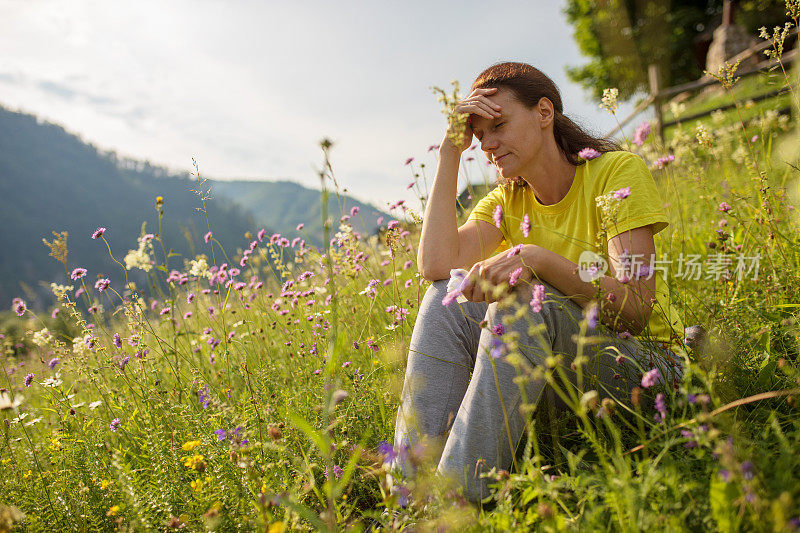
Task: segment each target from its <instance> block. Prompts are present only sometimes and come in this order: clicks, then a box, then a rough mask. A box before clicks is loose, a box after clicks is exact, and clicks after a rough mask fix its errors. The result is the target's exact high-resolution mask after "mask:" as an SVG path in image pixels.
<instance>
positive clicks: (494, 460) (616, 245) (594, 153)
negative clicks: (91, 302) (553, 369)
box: [395, 63, 683, 501]
mask: <svg viewBox="0 0 800 533" xmlns="http://www.w3.org/2000/svg"><path fill="white" fill-rule="evenodd" d="M471 90H472V92H471V93H470V95H469V96H468V97H467V98H465V99H464V100H462V101H460V102H459V103H458V104H457V106H456V109H455V111H456V112H457V114H459V116H462V117H463V115H464V114H468V115H469V119H468V121H467V123H466V126H465V128H466V131H465V132H464V133H465V134H464V135H463V137H462V138H461V139H460V142H459V139H457V136H456V135H457V131H456V130H457V128H458V126H457V125H456V123H457V121H451V124H450V127H449V128H448V132H447V135H446V136H445V139H444V141H443V142H442V143H441V145H440V149H439V164H438V169H437V173H436V178H435V181H434V184H433V187H432V190H431V193H430V197H429V200H428V205H427V207H426V210H425V216H424V221H423V226H422V235H421V237H420V244H419V251H418V255H417V262H418V267H419V270H420V272H421V273H422V275H423V277H425V278H426V279H428V280H430V281H433V283H432V285H431V286H430V288H429V289H428V291H427V293H426V295H425V298H424V299H423V303H422V305H421V307H420V311H419V316H418V317H417V322H416V325H415V326H414V333H413V335H412V340H411V345H410V351H409V358H408V366H407V369H406V377H405V384H404V386H403V393H402V397H401V405H400V409H399V411H398V416H397V424H396V429H395V445H396V446H397V447H398V448H404V447H405V448H406V449H409V448H413V447H414V445H416V444H417V443H419V442H421V440H422V439H423V438H424V439H425V441H426V442H428V443H435V442H436V441H437V440H438V442H439V445H440V446H443V449H442V451H441V455H438V454H436V457H435V458H436V459H438V470H439V472H440V473H443V474H446V475H448V476H450V477H452V478H455V479H456V480H459V481H460V482H461V484H462V485H463V486H464V489H465V495H466V496H467V497H468V498H469V499H470V500H473V501H477V500H479V499H481V498H483V497H485V496H487V495H488V490H487V486H486V484H487V481H488V480H487V479H485V478H483V477H481V473H482V472H486V471H488V470H490V469H491V468H493V467H496V468H498V469H508V468H510V467H511V466H512V462H513V461H514V456H515V455H514V454H515V450H516V446H517V444H518V442H519V440H520V438H521V436H522V434H523V431H524V428H525V424H526V416H523V414H522V413H521V412H520V406H521V405H522V404H523V403H529V404H533V405H536V404H537V402H538V401H539V399H540V398H541V397H542V395H543V392H545V390H546V386H547V385H546V383H545V381H544V380H543V379H529V380H523V381H520V380H516V381H515V380H514V378H515V377H516V376H517V375H518V368H519V366H520V365H519V363H518V362H515V361H513V360H507V359H506V358H505V350H506V348H505V346H504V344H503V342H502V341H501V340H500V339H507V338H509V337H507V336H503V334H504V333H510V332H513V334H514V335H516V341H515V345H516V346H517V347H518V349H519V352H521V353H522V355H523V356H524V358H525V360H524V362H525V363H526V364H528V365H529V366H530V367H531V368H535V367H537V366H541V365H543V364H544V360H545V358H546V357H547V355H548V354H551V353H555V354H561V357H562V359H561V363H560V364H562V365H564V368H565V370H567V371H568V372H570V380H571V382H572V383H574V384H582V386H583V389H584V390H590V389H596V390H598V391H599V393H600V396H601V397H606V396H612V397H618V398H622V397H624V396H627V393H628V392H629V391H630V389H631V388H632V387H633V386H635V385H637V384H638V383H639V380H640V379H641V372H642V371H646V370H650V369H652V368H654V367H656V368H659V369H660V370H659V374H660V375H661V376H663V377H668V378H673V377H675V376H676V375H678V374H679V373H680V372H679V370H678V369H679V363H680V360H679V359H677V357H676V356H675V355H674V354H673V353H672V352H670V351H669V350H668V349H666V348H667V346H668V345H669V346H670V347H672V348H673V349H675V350H676V351H677V350H678V348H677V346H678V345H679V339H678V338H677V337H675V336H674V335H673V334H672V331H673V330H674V331H681V332H682V331H683V328H682V326H681V324H680V320H679V318H678V317H677V313H676V310H675V309H673V308H672V307H671V306H670V305H669V296H668V293H667V291H666V289H665V287H664V285H663V283H664V281H663V279H662V277H661V276H659V275H652V268H653V267H654V266H655V265H654V263H653V258H654V256H655V252H656V249H655V243H654V239H653V235H654V234H655V233H658V232H659V231H661V230H662V229H664V228H665V227H666V226H667V218H666V216H665V214H664V212H663V208H662V203H661V200H660V198H659V195H658V191H657V190H656V186H655V183H654V181H653V178H652V176H651V175H650V173H649V171H648V169H647V166H646V165H645V163H644V162H643V161H642V160H641V159H640V158H639V157H638V156H636V155H634V154H631V153H629V152H622V151H619V150H618V147H617V146H616V145H615V144H614V143H611V142H608V141H605V140H601V139H596V138H594V137H591V136H590V135H588V134H587V133H585V132H584V131H582V130H581V128H580V127H578V126H577V125H575V124H574V123H573V122H572V121H571V120H570V119H568V118H567V117H565V116H564V114H563V110H562V103H561V97H560V95H559V91H558V88H557V87H556V86H555V84H554V83H553V82H552V81H551V80H550V79H549V78H548V77H547V76H546V75H544V74H543V73H542V72H540V71H539V70H537V69H536V68H534V67H532V66H530V65H527V64H524V63H501V64H498V65H495V66H492V67H490V68H488V69H486V70H485V71H484V72H482V73H481V74H480V75H479V76H478V78H477V79H476V80H475V82H474V83H473V85H472V88H471ZM473 135H474V136H475V137H476V138H477V139H478V141H479V142H480V145H481V149H482V150H483V151H484V153H485V154H486V156H487V157H488V158H489V160H490V161H492V162H493V163H494V164H495V165H496V166H497V168H498V170H499V180H498V183H499V184H498V187H497V188H495V189H494V190H493V191H492V192H490V193H489V194H488V195H487V196H486V197H485V198H483V199H482V200H481V201H480V202H479V203H478V204H477V206H476V207H475V209H474V210H473V211H472V213H471V214H470V216H469V218H468V220H467V222H466V223H465V224H464V225H462V226H461V227H457V224H456V203H455V202H454V198H455V197H456V194H457V190H456V184H457V178H458V168H459V161H460V156H461V153H462V152H463V151H464V150H466V149H467V148H468V147H469V146H470V144H471V142H472V137H473ZM586 148H589V149H591V150H585V151H583V150H584V149H586ZM580 151H583V152H582V155H583V156H584V158H585V159H584V158H581V157H579V156H578V153H579V152H580ZM586 159H591V160H588V161H587V160H586ZM600 196H603V197H604V199H605V200H603V199H597V200H596V198H597V197H600ZM598 200H599V201H600V203H601V204H604V203H605V204H606V211H605V215H606V218H605V219H604V216H603V210H602V209H601V207H602V206H598ZM609 216H610V217H611V218H612V219H610V220H609V219H608V217H609ZM598 239H599V240H600V241H602V242H600V243H599V244H600V246H601V250H604V251H607V256H608V259H609V264H608V265H607V268H608V270H607V271H606V272H605V273H604V272H602V271H600V272H597V273H594V276H592V277H597V276H599V280H598V281H599V287H600V289H601V294H602V295H603V296H602V300H603V301H602V312H601V315H602V316H601V318H602V323H603V326H601V328H600V329H598V330H596V331H595V333H596V334H598V335H603V334H604V336H603V339H605V340H602V342H599V343H598V344H596V345H593V347H590V348H587V349H588V350H590V351H589V352H585V355H586V356H588V360H587V362H586V363H583V364H579V365H578V366H577V367H576V366H575V365H574V364H573V363H574V362H575V361H574V359H575V356H576V354H577V352H578V347H577V345H576V343H575V338H576V335H578V334H579V333H580V331H581V328H582V327H583V328H584V331H586V329H585V328H586V325H585V323H584V325H583V326H582V322H583V321H584V317H585V316H586V314H587V313H588V314H589V315H592V316H589V323H590V324H589V328H590V329H591V328H592V326H594V325H595V324H593V323H592V322H593V316H594V314H595V313H596V312H597V301H596V297H597V295H598V288H597V286H596V285H595V284H593V283H591V278H587V276H586V274H587V272H586V271H585V270H579V264H578V263H579V261H581V260H584V259H585V257H586V256H585V254H586V253H590V254H591V252H593V251H597V250H598V249H597V246H596V243H598ZM498 248H499V249H500V250H506V249H509V250H510V251H508V252H506V251H503V253H497V254H496V255H493V254H495V251H496V250H498ZM582 254H584V255H583V257H582ZM589 257H592V256H591V255H590V256H589ZM594 257H597V256H594ZM637 258H640V259H639V261H640V263H641V264H642V265H643V266H641V268H634V267H635V266H636V265H635V261H634V260H635V259H637ZM642 259H644V261H642ZM601 266H602V265H601ZM458 268H460V269H467V270H469V276H468V278H467V281H468V282H469V283H467V284H466V285H465V286H463V287H462V288H463V291H459V292H462V293H463V296H464V297H465V298H466V300H468V301H466V302H464V303H461V304H457V303H455V302H451V300H452V299H453V296H454V293H451V294H449V295H448V293H447V279H448V278H449V277H450V271H451V269H458ZM595 283H597V282H595ZM501 285H502V286H504V287H506V288H509V289H510V295H511V297H512V298H513V299H514V300H515V301H516V304H517V305H516V306H510V307H509V306H498V304H497V303H496V301H497V299H498V298H502V297H504V295H503V294H498V293H497V292H496V291H493V290H491V289H490V288H491V287H495V286H501ZM537 286H538V287H537ZM542 286H543V288H544V293H545V295H544V297H543V296H542ZM532 287H534V290H533V291H532V289H531V288H532ZM532 293H533V294H532ZM443 300H444V303H443ZM529 300H530V307H527V310H526V311H525V316H524V320H516V321H514V318H515V316H516V317H518V316H519V314H518V313H516V310H517V309H518V308H519V307H520V306H528V305H529ZM445 304H449V305H445ZM532 325H533V326H536V325H543V329H540V331H541V332H542V333H540V334H536V332H535V331H534V329H535V328H533V329H532V328H531V326H532ZM481 326H483V327H481ZM540 327H541V326H540ZM603 327H605V328H607V329H602V328H603ZM506 328H507V329H508V331H507V332H506V331H504V330H506ZM636 335H638V336H639V338H637V337H635V336H636ZM645 337H647V339H645ZM654 341H655V342H654ZM656 342H658V343H659V344H656ZM670 343H672V344H670ZM609 346H615V347H616V350H618V351H614V350H613V349H608V347H609ZM579 363H580V362H579ZM575 368H579V369H580V370H581V372H582V375H581V376H580V379H578V376H577V375H576V372H572V371H571V370H574V369H575ZM652 375H653V374H652V373H651V376H652ZM625 376H627V378H626V377H625ZM519 383H522V389H523V390H524V395H523V390H521V387H520V385H519ZM561 405H562V407H564V404H563V402H562V404H561ZM434 448H435V446H434ZM401 466H402V468H403V470H404V471H405V472H406V473H407V474H410V473H411V470H412V467H411V463H410V462H409V460H408V459H405V460H402V462H401Z"/></svg>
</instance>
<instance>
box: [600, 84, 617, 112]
mask: <svg viewBox="0 0 800 533" xmlns="http://www.w3.org/2000/svg"><path fill="white" fill-rule="evenodd" d="M617 98H619V89H617V88H615V87H612V88H610V89H603V100H602V102H601V103H600V107H603V108H605V109H606V110H607V111H608V112H609V113H613V112H614V111H616V110H617V106H618V105H619V104H618V103H617Z"/></svg>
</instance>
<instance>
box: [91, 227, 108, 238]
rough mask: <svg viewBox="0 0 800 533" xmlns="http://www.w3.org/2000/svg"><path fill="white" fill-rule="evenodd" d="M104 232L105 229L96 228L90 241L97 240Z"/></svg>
mask: <svg viewBox="0 0 800 533" xmlns="http://www.w3.org/2000/svg"><path fill="white" fill-rule="evenodd" d="M105 232H106V228H97V229H96V230H94V233H92V239H99V238H100V237H101V236H102V235H103V233H105Z"/></svg>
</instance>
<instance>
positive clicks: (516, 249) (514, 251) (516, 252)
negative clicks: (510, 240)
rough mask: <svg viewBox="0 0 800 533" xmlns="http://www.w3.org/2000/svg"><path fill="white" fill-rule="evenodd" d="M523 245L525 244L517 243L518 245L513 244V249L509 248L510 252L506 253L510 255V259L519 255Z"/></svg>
mask: <svg viewBox="0 0 800 533" xmlns="http://www.w3.org/2000/svg"><path fill="white" fill-rule="evenodd" d="M523 246H524V245H522V244H517V245H516V246H512V247H511V249H510V250H508V253H507V254H506V257H508V258H509V259H510V258H512V257H514V256H515V255H519V254H520V252H521V251H522V248H523Z"/></svg>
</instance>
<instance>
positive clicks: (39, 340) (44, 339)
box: [33, 328, 53, 346]
mask: <svg viewBox="0 0 800 533" xmlns="http://www.w3.org/2000/svg"><path fill="white" fill-rule="evenodd" d="M52 338H53V335H52V334H51V333H50V332H49V331H48V330H47V328H44V329H41V330H39V331H37V332H36V333H34V334H33V343H34V344H35V345H36V346H46V345H47V344H48V343H49V342H50V339H52Z"/></svg>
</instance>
